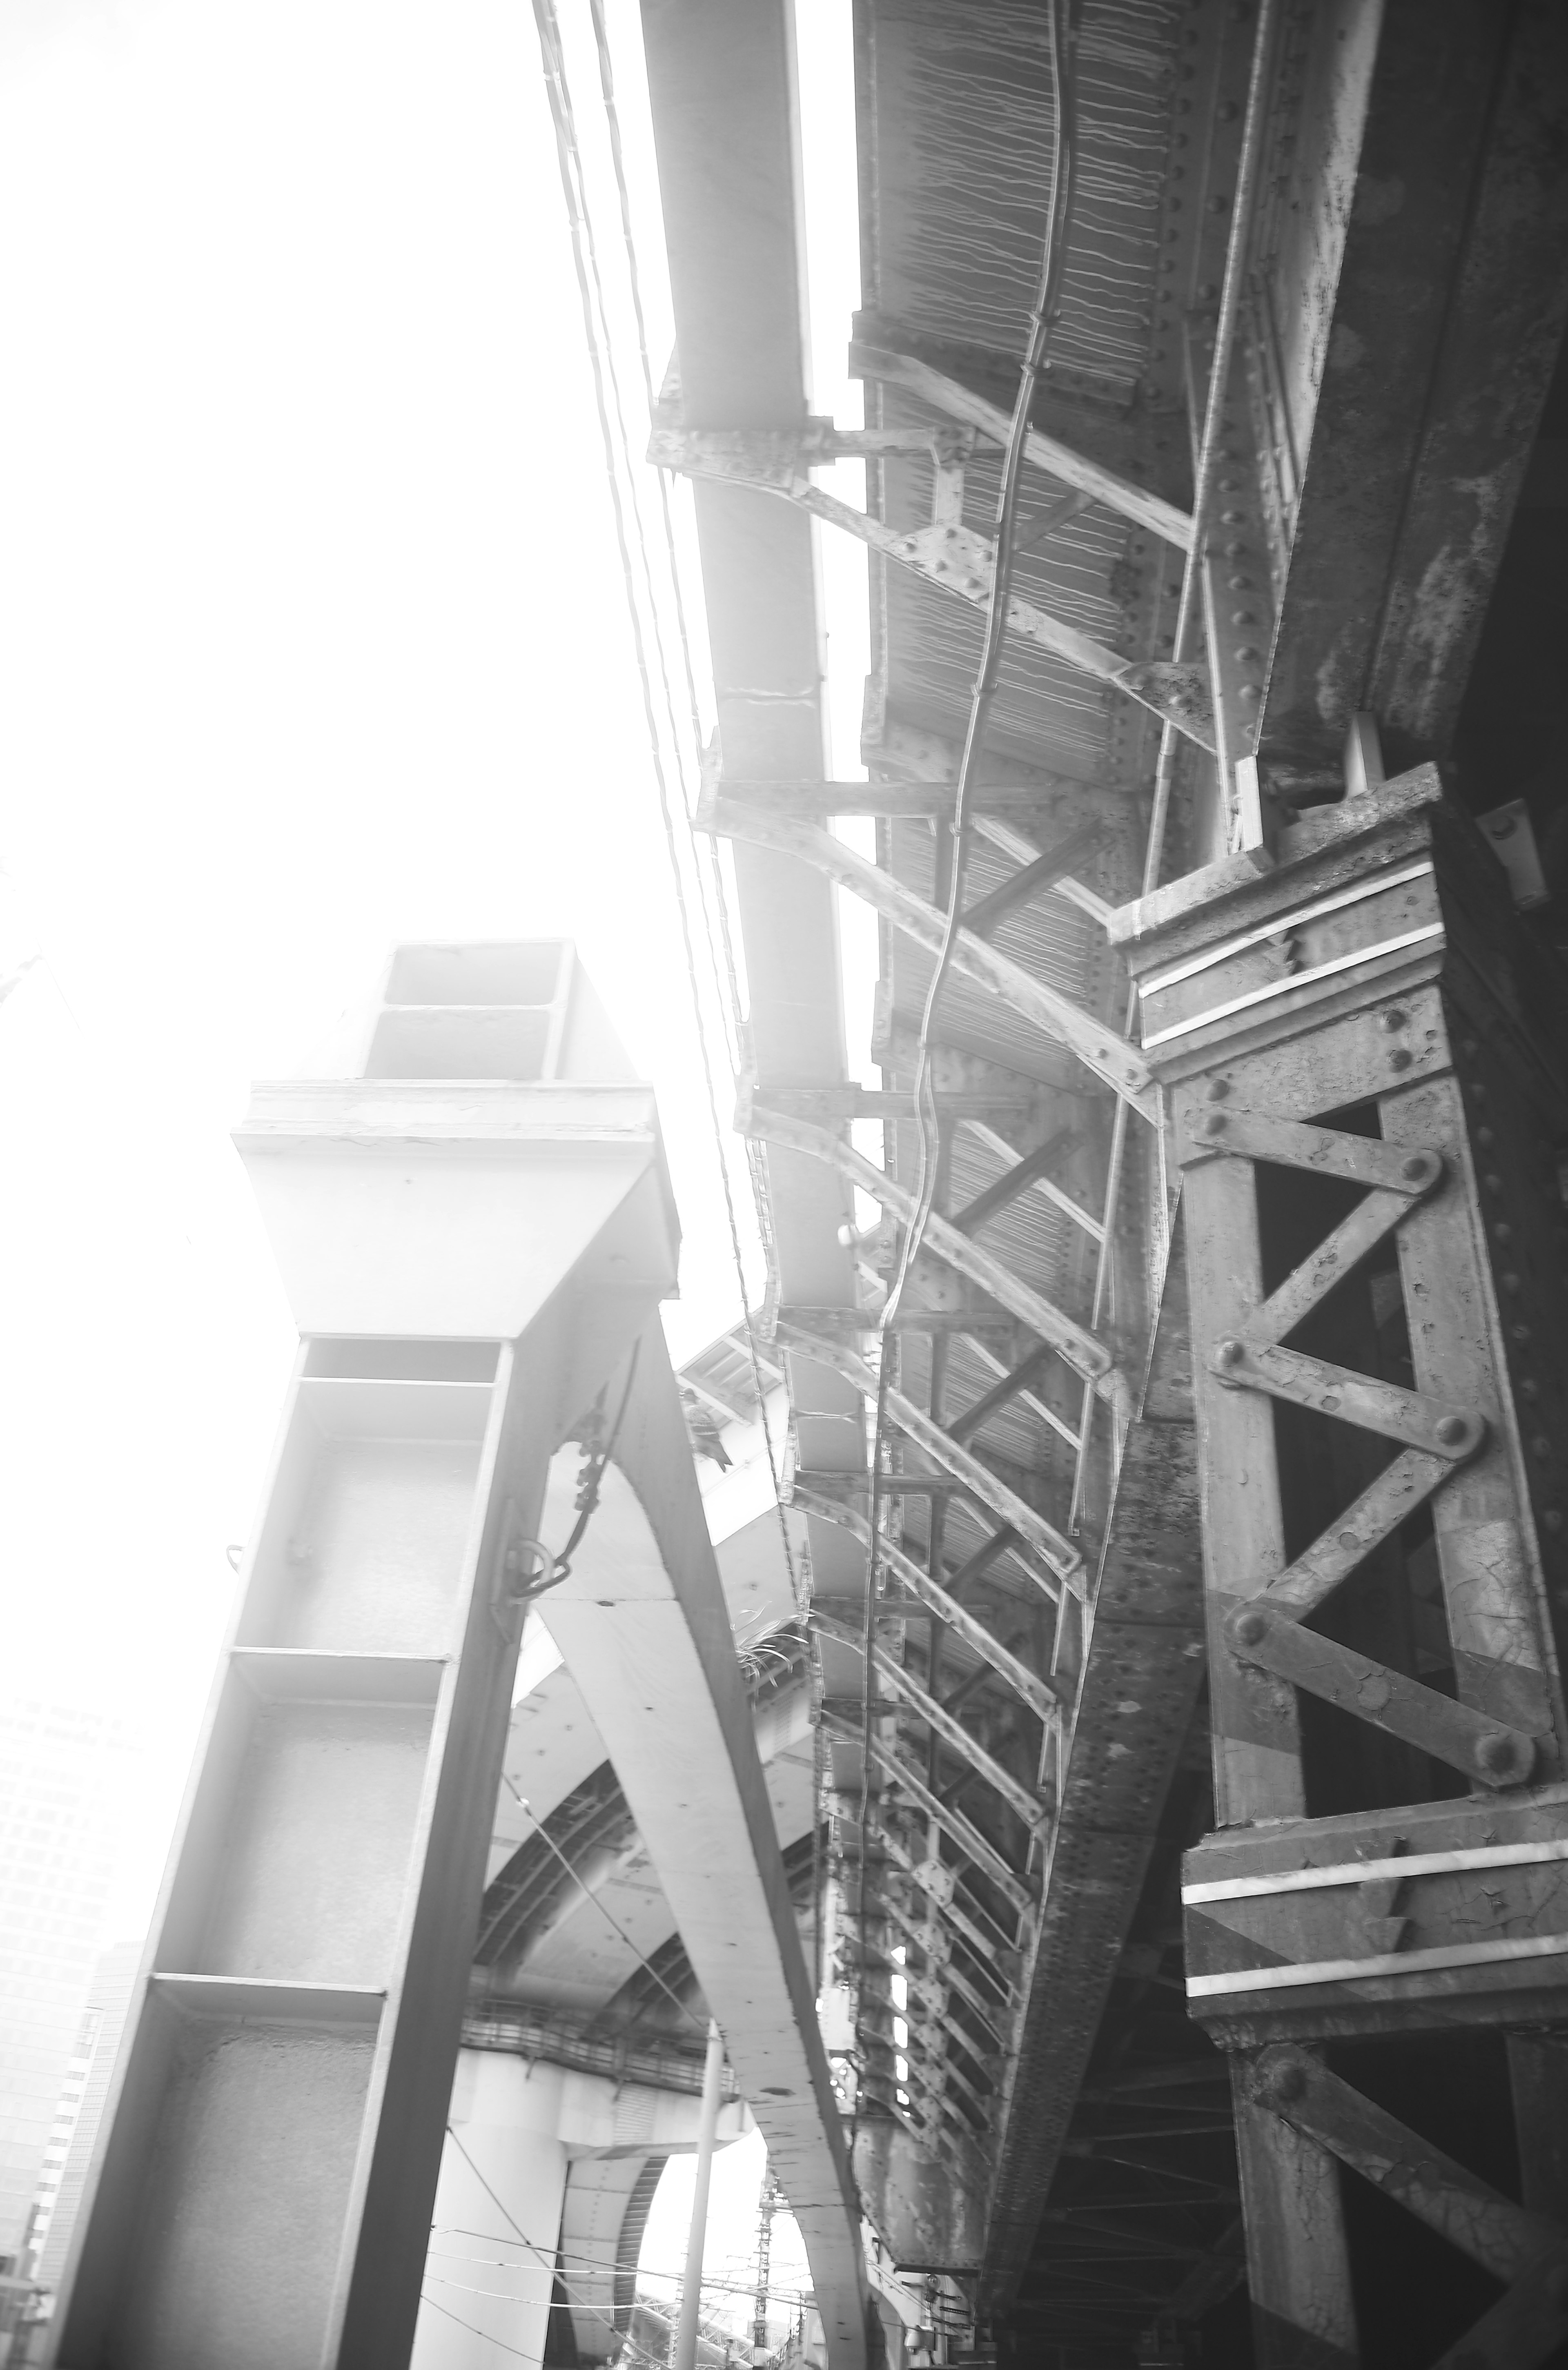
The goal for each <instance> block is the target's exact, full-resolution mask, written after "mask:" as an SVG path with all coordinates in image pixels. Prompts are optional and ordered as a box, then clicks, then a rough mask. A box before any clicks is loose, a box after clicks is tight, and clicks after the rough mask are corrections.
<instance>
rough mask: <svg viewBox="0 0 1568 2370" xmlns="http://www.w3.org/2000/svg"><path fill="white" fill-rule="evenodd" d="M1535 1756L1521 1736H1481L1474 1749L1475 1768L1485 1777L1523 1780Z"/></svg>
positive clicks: (1526, 1740) (1527, 1741)
mask: <svg viewBox="0 0 1568 2370" xmlns="http://www.w3.org/2000/svg"><path fill="white" fill-rule="evenodd" d="M1534 1758H1535V1754H1534V1753H1533V1751H1532V1750H1531V1747H1530V1743H1529V1740H1528V1738H1527V1737H1523V1736H1483V1737H1482V1740H1481V1743H1479V1744H1478V1745H1477V1746H1476V1748H1475V1766H1476V1767H1477V1768H1478V1769H1479V1770H1481V1771H1482V1774H1483V1775H1484V1776H1485V1777H1491V1778H1493V1779H1497V1778H1509V1777H1512V1778H1519V1777H1524V1776H1525V1775H1526V1774H1527V1772H1528V1769H1529V1766H1530V1763H1531V1762H1532V1761H1533V1760H1534Z"/></svg>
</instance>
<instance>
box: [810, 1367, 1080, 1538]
mask: <svg viewBox="0 0 1568 2370" xmlns="http://www.w3.org/2000/svg"><path fill="white" fill-rule="evenodd" d="M790 1346H791V1347H792V1348H793V1349H796V1350H800V1351H801V1352H803V1353H804V1354H805V1355H806V1356H807V1357H809V1358H813V1359H816V1360H817V1361H818V1362H819V1363H821V1364H823V1365H824V1366H830V1367H831V1368H832V1369H833V1371H834V1373H835V1374H836V1375H843V1377H844V1379H845V1381H846V1382H847V1383H849V1384H851V1385H852V1386H854V1388H855V1389H856V1390H858V1391H859V1392H860V1393H861V1394H862V1395H863V1396H864V1397H865V1398H868V1399H870V1400H872V1401H875V1400H876V1398H878V1396H879V1391H880V1386H879V1384H878V1380H877V1377H876V1375H874V1374H873V1373H872V1372H871V1370H870V1366H868V1365H867V1364H866V1363H864V1361H863V1360H861V1359H859V1358H857V1357H856V1356H855V1355H854V1353H853V1352H851V1351H848V1350H846V1349H845V1348H844V1347H843V1346H842V1345H841V1344H840V1343H839V1342H836V1341H818V1340H814V1339H813V1336H812V1335H811V1334H809V1333H797V1334H792V1335H791V1336H790ZM880 1395H881V1397H882V1403H883V1405H884V1406H885V1407H886V1409H887V1412H888V1414H889V1416H890V1417H891V1418H892V1420H893V1421H894V1423H895V1424H897V1426H898V1428H899V1430H900V1431H901V1432H905V1433H906V1434H907V1436H908V1437H909V1438H910V1439H911V1440H913V1441H915V1442H917V1444H918V1445H919V1446H920V1447H921V1448H923V1449H924V1450H925V1451H926V1454H927V1455H928V1456H931V1457H934V1458H935V1459H936V1461H937V1463H938V1464H939V1465H940V1466H942V1467H945V1468H946V1470H947V1471H948V1472H949V1473H951V1474H952V1475H953V1477H954V1478H955V1479H957V1480H959V1481H961V1482H962V1483H963V1487H964V1489H965V1490H968V1491H969V1492H970V1493H971V1495H972V1496H974V1497H976V1498H978V1499H979V1501H980V1502H981V1504H982V1505H985V1506H988V1507H989V1508H990V1510H991V1512H992V1513H994V1514H995V1515H996V1517H997V1521H998V1522H1002V1523H1006V1524H1009V1527H1010V1528H1011V1529H1013V1530H1015V1531H1016V1532H1017V1533H1018V1535H1019V1536H1020V1539H1022V1540H1023V1541H1024V1543H1025V1544H1026V1546H1028V1547H1032V1548H1033V1550H1034V1552H1035V1554H1036V1555H1037V1556H1039V1557H1041V1558H1042V1559H1043V1561H1044V1562H1045V1564H1046V1565H1048V1567H1049V1568H1050V1570H1052V1571H1054V1572H1055V1574H1056V1576H1057V1578H1058V1579H1061V1580H1065V1579H1066V1577H1067V1575H1068V1574H1069V1573H1070V1572H1077V1571H1081V1570H1082V1567H1083V1557H1082V1554H1081V1553H1080V1552H1079V1550H1078V1548H1077V1547H1074V1545H1073V1543H1072V1541H1071V1540H1070V1539H1069V1538H1066V1537H1064V1536H1063V1534H1062V1533H1061V1532H1060V1531H1058V1530H1057V1529H1056V1527H1055V1524H1052V1523H1048V1522H1047V1521H1046V1519H1045V1517H1044V1515H1043V1514H1040V1513H1036V1512H1035V1510H1034V1508H1033V1507H1032V1506H1031V1505H1029V1504H1027V1503H1026V1502H1025V1501H1024V1500H1023V1499H1022V1498H1020V1497H1019V1496H1018V1494H1017V1492H1016V1491H1015V1490H1009V1488H1008V1485H1007V1483H1006V1482H1005V1481H1002V1480H999V1479H998V1478H997V1476H996V1474H994V1473H993V1472H992V1470H991V1468H990V1467H989V1466H988V1465H983V1464H982V1463H981V1461H980V1459H979V1458H978V1457H977V1456H974V1455H971V1454H970V1452H969V1450H968V1449H967V1448H962V1447H960V1445H959V1444H958V1443H957V1441H955V1440H954V1439H953V1438H952V1437H951V1434H950V1433H949V1432H944V1431H943V1430H942V1427H941V1425H940V1423H938V1422H937V1421H935V1420H934V1418H932V1417H931V1416H928V1414H927V1413H926V1410H925V1409H924V1408H918V1407H917V1406H916V1404H915V1402H914V1400H913V1399H909V1398H905V1396H904V1393H903V1392H902V1391H900V1390H896V1389H894V1388H893V1387H891V1386H890V1387H889V1388H888V1389H887V1390H886V1391H885V1392H881V1393H880Z"/></svg>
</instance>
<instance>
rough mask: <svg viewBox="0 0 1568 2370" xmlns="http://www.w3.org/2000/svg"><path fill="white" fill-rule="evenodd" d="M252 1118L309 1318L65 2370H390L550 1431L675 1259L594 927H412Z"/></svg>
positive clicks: (147, 1973)
mask: <svg viewBox="0 0 1568 2370" xmlns="http://www.w3.org/2000/svg"><path fill="white" fill-rule="evenodd" d="M336 1059H337V1064H338V1066H337V1072H336V1075H333V1076H327V1077H312V1078H307V1079H302V1080H295V1081H291V1082H289V1083H287V1084H284V1085H281V1086H267V1087H259V1088H258V1089H257V1090H256V1095H255V1099H254V1100H253V1103H252V1106H251V1110H250V1112H249V1113H248V1117H247V1121H246V1124H245V1127H244V1129H243V1131H242V1132H241V1134H240V1136H239V1138H238V1142H239V1146H240V1150H241V1153H242V1155H243V1156H244V1158H245V1160H246V1162H247V1165H248V1168H249V1171H250V1174H251V1179H252V1181H253V1183H254V1185H255V1188H256V1191H257V1194H258V1198H259V1202H260V1204H261V1208H262V1213H263V1216H264V1218H265V1219H266V1222H267V1224H268V1226H269V1230H270V1232H271V1237H272V1240H273V1243H274V1246H275V1248H276V1251H277V1255H278V1260H279V1264H280V1267H281V1268H282V1275H283V1282H284V1284H285V1288H286V1289H287V1291H288V1293H289V1295H290V1299H291V1302H292V1305H293V1307H294V1315H295V1319H296V1322H297V1323H298V1325H299V1328H300V1331H301V1334H302V1337H303V1341H302V1348H301V1353H300V1358H299V1363H298V1366H297V1369H296V1372H295V1375H294V1381H293V1384H292V1386H291V1388H290V1393H289V1398H288V1403H287V1406H286V1408H285V1410H284V1416H283V1423H282V1433H281V1436H280V1440H279V1444H278V1448H277V1452H276V1455H275V1459H274V1463H273V1467H272V1471H271V1478H270V1480H269V1484H268V1489H267V1494H266V1499H265V1502H264V1504H263V1506H262V1509H261V1512H260V1515H259V1520H258V1523H257V1525H256V1529H255V1532H254V1534H253V1536H252V1539H251V1542H250V1546H249V1548H248V1554H247V1557H246V1562H245V1566H244V1569H243V1572H242V1577H241V1584H240V1590H239V1595H238V1602H237V1605H236V1616H235V1621H234V1625H233V1627H232V1628H231V1631H230V1634H229V1638H228V1640H227V1642H226V1645H225V1651H224V1654H223V1657H222V1661H221V1664H220V1668H219V1672H218V1675H217V1679H216V1683H215V1685H214V1690H213V1698H212V1702H211V1705H210V1708H209V1710H208V1714H207V1720H206V1724H205V1727H204V1729H203V1732H202V1741H201V1743H200V1746H199V1748H198V1753H197V1757H196V1763H195V1767H194V1770H193V1774H192V1777H191V1780H190V1788H189V1790H188V1793H187V1797H186V1801H185V1806H184V1809H183V1811H182V1813H181V1819H180V1824H179V1832H178V1835H177V1839H176V1843H175V1847H174V1852H173V1856H172V1858H171V1861H170V1865H169V1870H168V1873H167V1877H166V1880H165V1884H164V1890H163V1893H162V1896H161V1899H160V1903H159V1906H158V1909H157V1912H156V1917H155V1922H154V1927H153V1933H152V1937H151V1940H150V1943H149V1949H148V1956H147V1960H146V1963H145V1967H144V1973H143V1976H142V1978H141V1983H140V1987H139V1991H138V1996H137V1999H136V2001H135V2004H134V2006H133V2012H132V2018H131V2020H130V2023H129V2025H128V2028H127V2040H126V2045H125V2048H124V2050H123V2053H122V2055H121V2065H120V2067H119V2070H118V2073H117V2076H116V2081H115V2087H114V2088H113V2090H112V2092H111V2094H110V2103H109V2110H108V2112H107V2113H106V2116H105V2120H104V2126H103V2132H102V2135H101V2137H100V2141H99V2146H98V2154H97V2159H96V2161H95V2164H94V2166H93V2168H92V2169H91V2171H90V2173H89V2177H88V2183H87V2194H86V2201H85V2211H84V2215H83V2222H82V2227H81V2230H80V2233H79V2236H78V2238H77V2242H76V2247H75V2253H74V2260H73V2261H72V2263H71V2265H70V2266H69V2267H68V2270H67V2273H66V2281H65V2286H64V2294H63V2299H62V2307H61V2311H60V2315H59V2318H58V2320H57V2322H56V2327H55V2334H54V2345H53V2351H52V2361H53V2362H54V2363H55V2364H58V2365H59V2370H109V2365H110V2364H112V2365H113V2370H392V2365H394V2364H398V2363H400V2362H403V2361H405V2360H406V2359H407V2356H408V2351H409V2344H410V2342H411V2341H412V2337H413V2331H414V2324H415V2318H416V2314H417V2311H418V2306H419V2295H420V2281H421V2269H422V2267H423V2264H424V2260H425V2248H426V2241H427V2238H428V2234H429V2228H430V2221H431V2208H432V2202H433V2199H434V2195H435V2190H436V2181H437V2175H438V2171H439V2169H440V2164H441V2157H442V2143H443V2134H444V2126H445V2122H446V2116H447V2111H448V2106H449V2102H450V2098H451V2088H452V2076H453V2069H454V2066H455V2063H456V2057H457V2048H458V2041H459V2036H460V2032H461V2027H462V2017H463V2010H464V2006H465V2001H466V1997H467V1981H468V1971H469V1965H470V1962H471V1960H472V1957H473V1950H474V1942H475V1937H476V1931H477V1927H478V1912H479V1904H480V1898H481V1893H482V1890H483V1882H484V1865H485V1855H486V1851H487V1847H488V1844H489V1838H490V1824H491V1814H492V1812H493V1809H494V1803H495V1796H496V1789H497V1785H498V1782H499V1777H500V1769H501V1760H502V1750H503V1747H504V1743H505V1737H506V1726H507V1719H508V1713H509V1709H510V1705H511V1695H512V1679H513V1669H514V1666H515V1662H516V1657H517V1645H518V1637H519V1632H520V1629H521V1624H522V1618H523V1611H524V1606H525V1601H526V1598H527V1596H528V1593H530V1591H531V1589H532V1588H533V1587H534V1586H535V1585H536V1583H537V1582H540V1581H541V1580H545V1579H547V1578H548V1576H549V1574H550V1570H551V1567H552V1563H553V1550H554V1549H555V1548H557V1547H559V1546H560V1545H561V1544H563V1536H558V1535H556V1534H554V1533H552V1536H551V1539H550V1542H549V1545H548V1546H541V1545H540V1544H539V1536H538V1535H539V1532H540V1529H541V1524H542V1521H543V1507H544V1497H545V1490H546V1483H547V1477H548V1467H549V1460H550V1457H551V1455H552V1454H553V1453H554V1451H555V1450H556V1449H557V1448H558V1447H559V1444H561V1442H562V1440H563V1439H565V1438H566V1437H568V1436H571V1435H572V1434H573V1429H574V1427H575V1426H578V1425H580V1424H581V1423H582V1422H583V1421H584V1420H585V1419H586V1420H588V1421H589V1422H590V1425H592V1421H593V1412H592V1411H593V1409H594V1400H595V1398H596V1396H597V1395H598V1394H599V1393H600V1391H601V1390H602V1388H603V1386H605V1382H606V1380H607V1378H608V1376H609V1375H610V1374H611V1372H612V1370H613V1369H614V1368H615V1366H616V1364H617V1362H618V1361H621V1360H623V1359H624V1357H625V1355H626V1353H627V1352H628V1349H629V1347H630V1345H631V1343H632V1342H633V1341H634V1340H636V1338H637V1336H638V1335H639V1333H640V1331H642V1330H643V1329H645V1328H646V1327H647V1326H648V1324H649V1322H650V1320H651V1317H652V1316H653V1313H654V1309H655V1307H656V1305H657V1303H658V1301H659V1300H660V1299H661V1298H662V1297H663V1296H665V1295H666V1294H669V1293H671V1292H672V1291H673V1290H674V1282H675V1244H676V1230H675V1225H674V1211H673V1205H672V1202H671V1198H670V1193H669V1187H668V1181H667V1179H666V1177H665V1175H664V1170H663V1156H662V1154H661V1151H660V1146H659V1139H658V1127H657V1119H656V1115H655V1112H654V1108H653V1099H652V1095H651V1090H650V1089H649V1088H647V1087H640V1086H639V1085H637V1084H636V1083H635V1082H634V1081H633V1080H632V1078H631V1077H630V1076H629V1064H628V1063H627V1060H626V1057H625V1055H624V1054H623V1053H621V1052H620V1049H619V1048H618V1046H617V1044H616V1042H615V1041H614V1038H613V1037H612V1036H611V1034H610V1031H609V1030H608V1027H607V1024H606V1023H605V1018H604V1015H603V1013H602V1012H601V1011H600V1009H599V1007H598V1005H597V1002H596V999H595V998H594V995H593V993H592V990H591V989H589V988H588V987H587V986H586V984H585V983H584V982H583V981H582V980H581V979H580V978H579V977H578V976H577V974H576V972H575V966H574V963H573V960H572V953H571V948H570V947H566V946H562V945H559V944H549V945H546V946H502V947H473V948H447V947H405V948H400V949H398V951H397V953H396V954H395V955H394V957H393V959H392V962H391V965H390V967H389V970H388V972H387V975H386V981H385V983H384V987H383V993H382V995H380V997H379V999H378V1000H377V1001H376V1002H375V1004H374V1005H373V1006H372V1007H370V1008H369V1010H368V1011H367V1012H366V1013H365V1014H364V1015H363V1016H362V1017H361V1018H360V1019H359V1021H358V1022H357V1023H356V1024H354V1025H353V1026H352V1027H351V1028H350V1029H349V1030H348V1031H347V1035H346V1039H345V1041H342V1042H340V1046H339V1048H338V1051H337V1056H336Z"/></svg>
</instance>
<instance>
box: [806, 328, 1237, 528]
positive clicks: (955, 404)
mask: <svg viewBox="0 0 1568 2370" xmlns="http://www.w3.org/2000/svg"><path fill="white" fill-rule="evenodd" d="M849 375H850V377H851V378H874V379H880V380H881V381H882V385H884V386H902V387H904V388H905V389H906V390H907V392H908V393H909V394H911V395H915V396H918V397H919V398H920V400H921V402H922V403H928V404H929V405H930V407H931V408H932V410H933V411H940V412H943V413H945V414H946V416H947V418H948V419H949V420H963V423H964V425H965V426H966V427H969V428H977V429H978V430H979V431H980V433H981V435H982V436H986V437H988V438H989V439H990V440H991V442H992V443H995V444H1000V445H1001V446H1002V447H1003V448H1004V449H1005V448H1006V446H1007V444H1008V443H1009V439H1010V437H1011V434H1012V421H1011V420H1010V419H1009V416H1008V414H1007V413H1006V412H1005V411H1004V410H1003V409H1002V408H1001V406H1000V404H997V403H990V402H987V400H986V397H985V396H983V395H976V394H975V392H974V388H973V387H969V386H964V385H962V383H961V382H960V381H959V380H958V379H955V378H949V377H948V376H947V375H946V374H944V373H943V372H941V371H939V370H933V369H932V367H931V365H930V363H929V362H919V361H917V359H916V357H915V356H914V355H913V354H903V353H894V352H892V351H889V350H888V349H887V348H886V347H885V346H871V345H863V344H860V343H859V342H857V343H856V344H854V345H852V346H851V347H850V349H849ZM1023 450H1024V456H1025V458H1026V459H1027V460H1029V461H1031V462H1032V464H1033V466H1035V468H1037V469H1043V470H1044V471H1045V472H1046V474H1047V475H1048V476H1050V477H1059V478H1060V479H1061V481H1062V483H1063V484H1064V485H1066V486H1075V487H1077V488H1078V491H1079V492H1080V493H1085V494H1088V495H1089V496H1090V500H1093V501H1097V502H1101V503H1103V504H1104V506H1105V508H1106V509H1107V510H1110V511H1115V512H1117V513H1118V514H1119V515H1120V516H1121V517H1123V518H1129V519H1132V520H1134V521H1135V522H1136V523H1137V524H1138V525H1139V526H1142V527H1147V530H1148V532H1149V534H1150V535H1158V536H1159V539H1160V541H1161V542H1162V543H1170V544H1174V545H1175V546H1176V548H1177V550H1178V551H1191V549H1192V547H1193V522H1192V519H1191V518H1190V517H1189V515H1188V514H1187V512H1185V511H1179V510H1178V509H1177V508H1176V506H1175V504H1174V503H1173V502H1167V501H1162V500H1160V498H1159V495H1158V494H1151V493H1150V492H1149V491H1148V489H1147V487H1144V486H1136V485H1133V484H1132V483H1131V482H1130V481H1129V480H1128V479H1127V478H1125V477H1118V476H1117V475H1116V472H1115V471H1114V470H1113V469H1107V468H1103V467H1102V466H1101V464H1100V463H1099V462H1098V461H1091V460H1090V459H1088V458H1087V457H1086V455H1085V454H1082V453H1075V452H1074V450H1073V449H1072V447H1071V445H1070V444H1064V443H1061V441H1060V439H1059V438H1057V437H1055V436H1047V435H1046V434H1045V433H1044V431H1043V430H1042V429H1038V428H1032V429H1030V431H1029V432H1028V435H1027V438H1026V440H1025V443H1024V448H1023Z"/></svg>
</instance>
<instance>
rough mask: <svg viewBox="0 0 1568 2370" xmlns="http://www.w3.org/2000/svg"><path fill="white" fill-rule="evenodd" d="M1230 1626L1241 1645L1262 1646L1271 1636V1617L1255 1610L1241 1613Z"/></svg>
mask: <svg viewBox="0 0 1568 2370" xmlns="http://www.w3.org/2000/svg"><path fill="white" fill-rule="evenodd" d="M1230 1626H1231V1632H1232V1635H1233V1636H1234V1637H1235V1639H1236V1641H1237V1643H1238V1644H1239V1645H1241V1646H1261V1645H1262V1642H1263V1639H1265V1638H1266V1637H1267V1636H1268V1634H1269V1616H1268V1615H1267V1614H1266V1613H1262V1612H1259V1611H1257V1610H1255V1609H1254V1610H1251V1611H1249V1612H1246V1613H1239V1614H1238V1615H1237V1616H1236V1618H1235V1620H1234V1621H1233V1622H1232V1623H1231V1625H1230Z"/></svg>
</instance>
